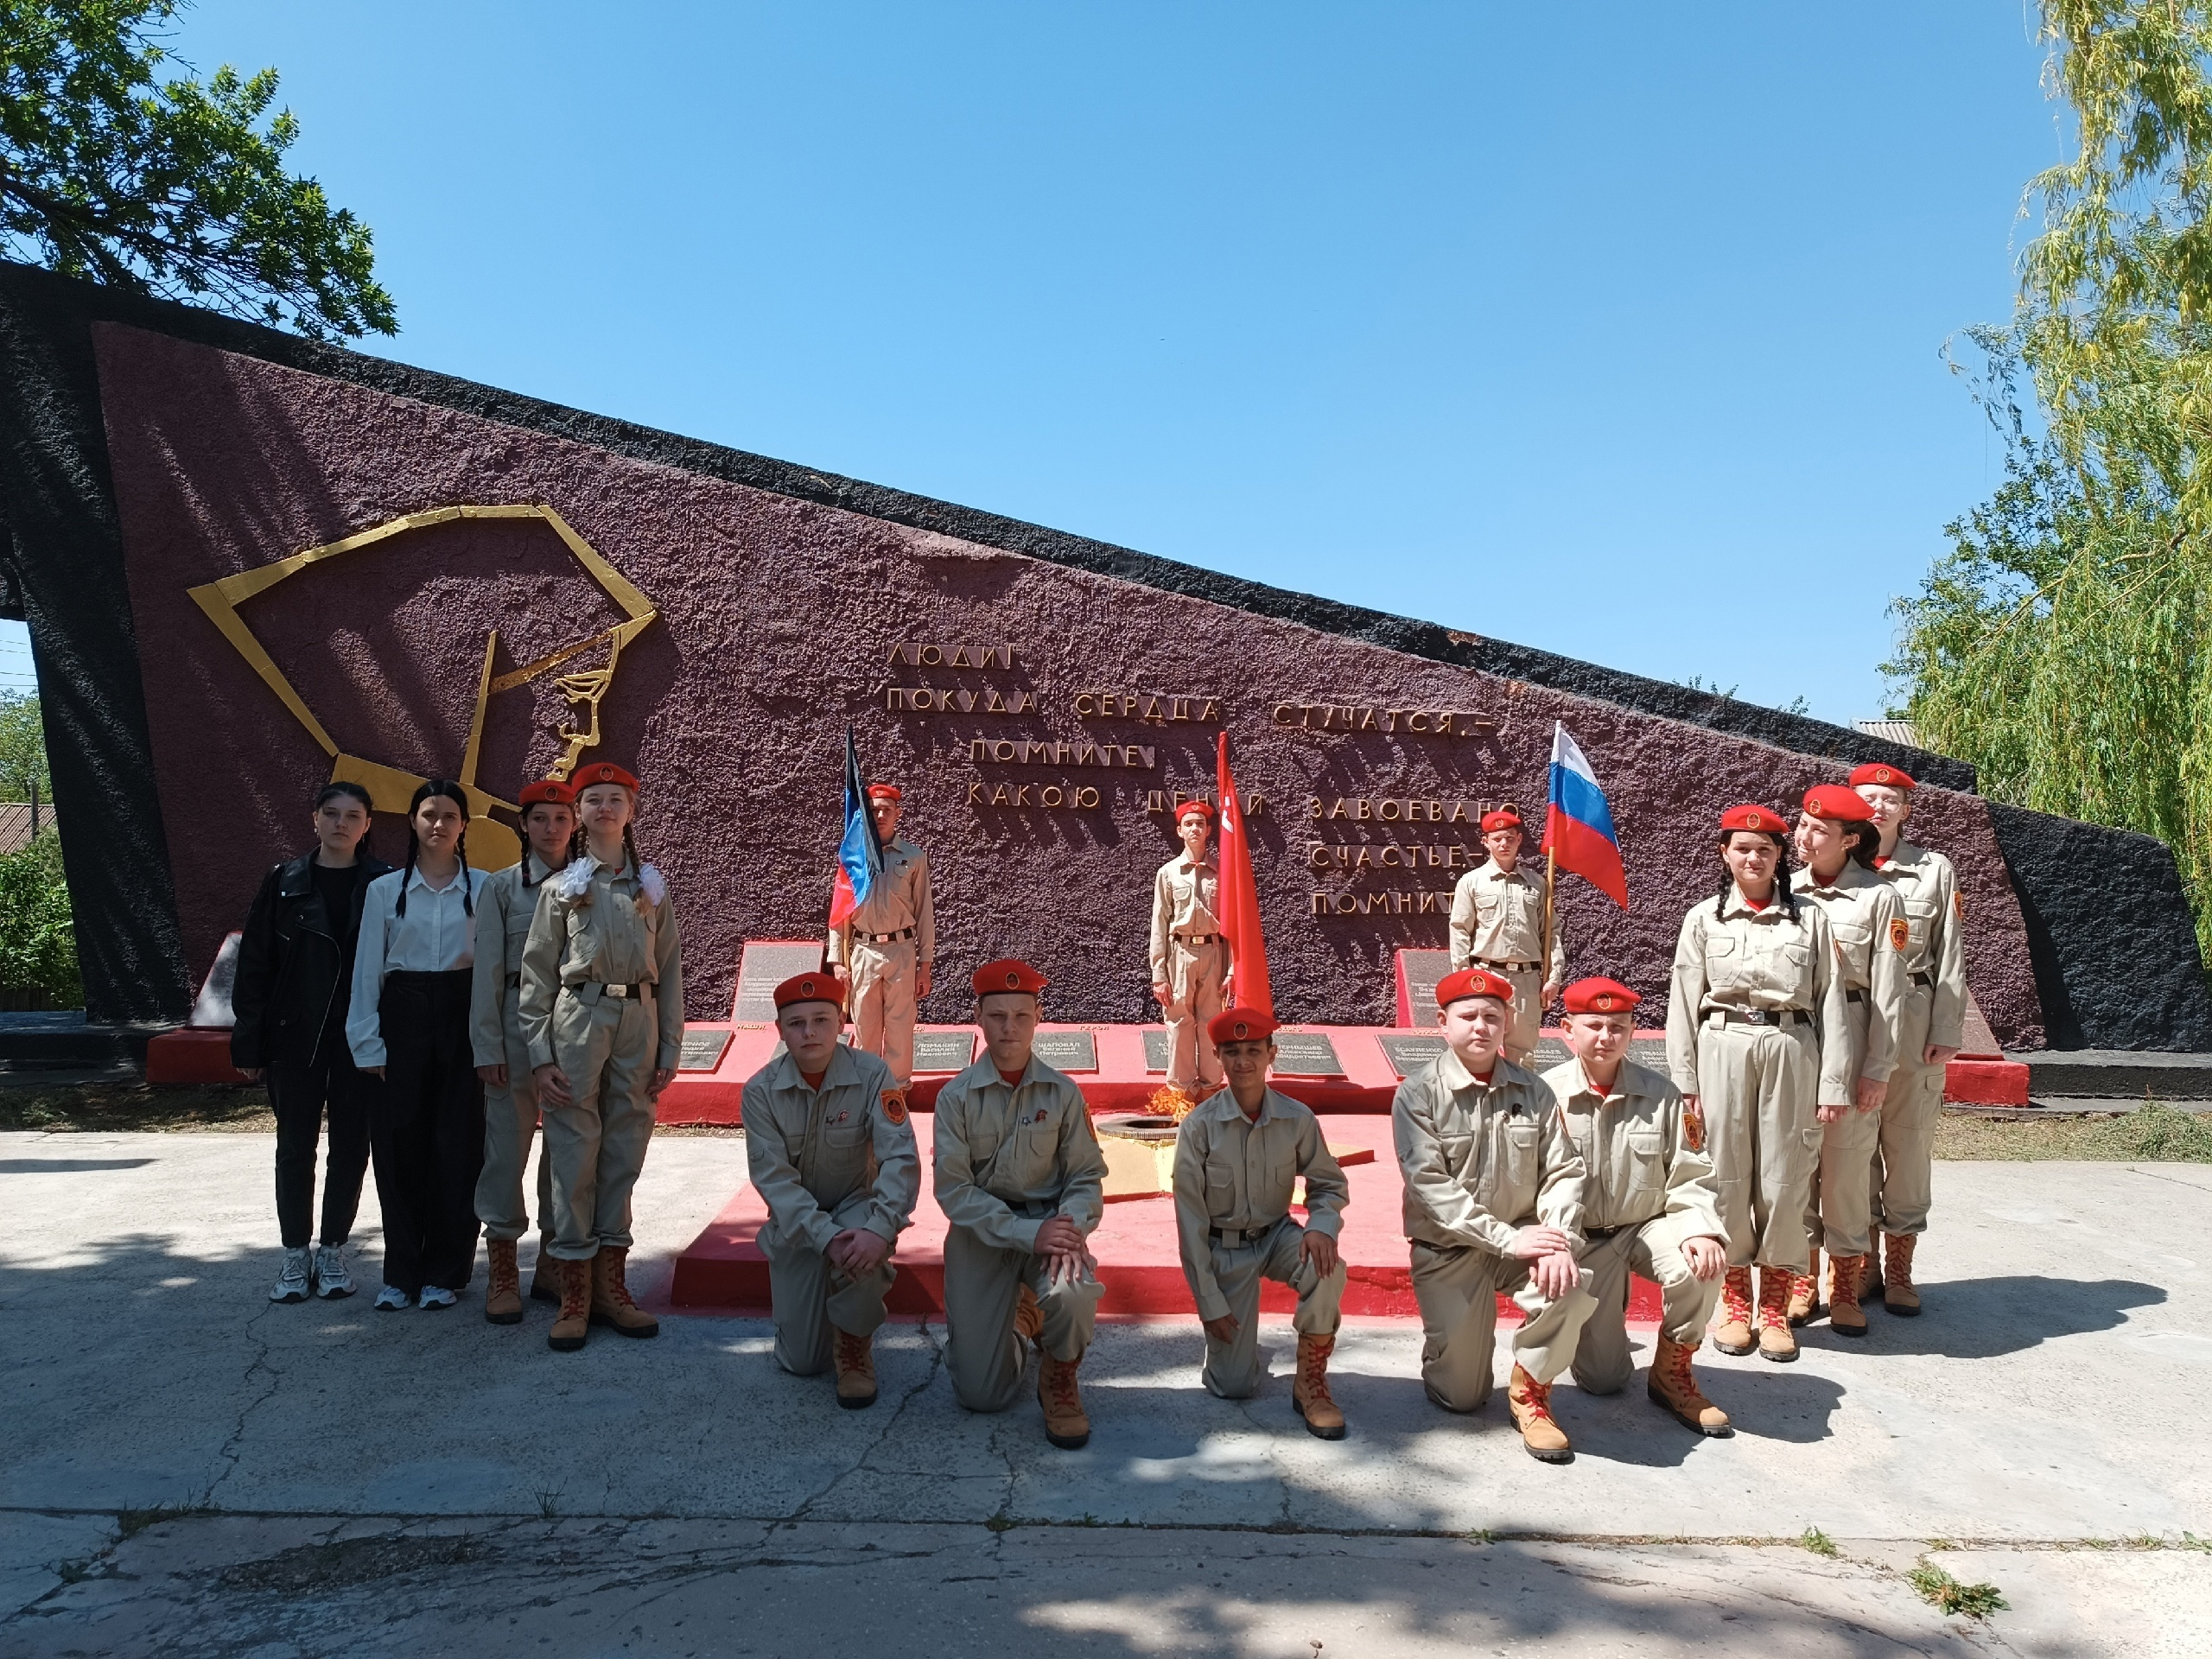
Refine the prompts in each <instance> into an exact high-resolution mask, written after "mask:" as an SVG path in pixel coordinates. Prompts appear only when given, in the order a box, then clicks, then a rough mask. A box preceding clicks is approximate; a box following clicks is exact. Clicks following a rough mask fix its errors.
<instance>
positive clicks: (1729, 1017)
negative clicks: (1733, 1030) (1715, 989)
mask: <svg viewBox="0 0 2212 1659" xmlns="http://www.w3.org/2000/svg"><path fill="white" fill-rule="evenodd" d="M1706 1018H1707V1020H1708V1021H1710V1022H1711V1023H1712V1024H1713V1025H1717V1026H1718V1025H1728V1026H1780V1027H1783V1028H1784V1029H1785V1030H1786V1029H1788V1028H1789V1027H1791V1026H1809V1025H1811V1024H1812V1023H1813V1016H1812V1015H1811V1014H1808V1013H1806V1012H1805V1011H1804V1009H1802V1008H1715V1009H1713V1012H1712V1013H1711V1014H1707V1016H1706Z"/></svg>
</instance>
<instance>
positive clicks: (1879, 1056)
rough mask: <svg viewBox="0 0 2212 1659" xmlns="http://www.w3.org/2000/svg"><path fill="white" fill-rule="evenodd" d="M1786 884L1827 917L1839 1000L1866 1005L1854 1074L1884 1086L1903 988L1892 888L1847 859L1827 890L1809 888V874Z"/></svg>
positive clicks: (1899, 915)
mask: <svg viewBox="0 0 2212 1659" xmlns="http://www.w3.org/2000/svg"><path fill="white" fill-rule="evenodd" d="M1789 885H1790V886H1792V887H1795V888H1796V890H1797V896H1798V897H1799V898H1800V899H1808V900H1810V901H1811V902H1812V903H1814V904H1816V905H1818V906H1820V907H1821V911H1822V912H1824V913H1825V914H1826V915H1827V918H1828V931H1829V932H1830V933H1832V934H1834V936H1835V955H1836V960H1837V961H1838V962H1839V963H1841V964H1842V965H1843V985H1844V992H1845V995H1847V996H1850V995H1854V994H1855V995H1857V997H1858V998H1859V1000H1861V1001H1864V1002H1865V1003H1866V1053H1864V1054H1863V1055H1861V1056H1859V1076H1860V1077H1865V1078H1866V1080H1867V1081H1868V1082H1870V1083H1887V1082H1888V1081H1889V1080H1890V1073H1891V1072H1892V1071H1896V1070H1897V1013H1898V1010H1899V1009H1901V1008H1902V1007H1904V992H1905V986H1906V983H1907V981H1906V979H1905V950H1906V943H1907V942H1906V938H1905V931H1904V927H1903V926H1902V925H1900V924H1901V923H1902V922H1903V920H1904V907H1903V906H1902V905H1901V904H1900V902H1899V901H1898V899H1897V889H1896V887H1893V886H1891V884H1890V883H1889V882H1887V881H1885V880H1882V878H1881V877H1880V876H1878V875H1877V874H1874V872H1873V871H1872V870H1869V869H1866V868H1862V867H1860V866H1859V865H1858V864H1856V863H1854V862H1853V861H1851V860H1849V859H1846V860H1845V861H1844V864H1843V868H1842V870H1841V871H1840V873H1838V874H1837V876H1836V878H1835V883H1834V886H1832V887H1820V886H1817V885H1815V882H1814V880H1813V873H1812V871H1810V870H1800V871H1798V872H1797V874H1795V875H1793V876H1792V877H1790V878H1789Z"/></svg>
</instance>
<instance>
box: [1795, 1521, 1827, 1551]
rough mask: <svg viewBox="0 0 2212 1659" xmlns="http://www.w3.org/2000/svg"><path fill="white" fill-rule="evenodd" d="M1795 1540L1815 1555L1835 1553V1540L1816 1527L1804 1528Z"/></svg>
mask: <svg viewBox="0 0 2212 1659" xmlns="http://www.w3.org/2000/svg"><path fill="white" fill-rule="evenodd" d="M1797 1542H1798V1545H1799V1546H1800V1547H1801V1548H1805V1549H1809V1550H1810V1551H1812V1552H1813V1554H1815V1555H1834V1554H1835V1553H1836V1548H1835V1540H1834V1539H1833V1538H1831V1537H1829V1536H1828V1535H1827V1534H1826V1533H1825V1532H1822V1531H1821V1529H1819V1528H1818V1527H1808V1528H1806V1529H1805V1530H1804V1533H1803V1535H1802V1536H1801V1537H1800V1538H1799V1539H1798V1540H1797Z"/></svg>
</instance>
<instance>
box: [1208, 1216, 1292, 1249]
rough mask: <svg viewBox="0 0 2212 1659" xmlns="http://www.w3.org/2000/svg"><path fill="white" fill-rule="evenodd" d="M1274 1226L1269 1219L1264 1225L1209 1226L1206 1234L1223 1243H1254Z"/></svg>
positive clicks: (1271, 1230) (1272, 1229)
mask: <svg viewBox="0 0 2212 1659" xmlns="http://www.w3.org/2000/svg"><path fill="white" fill-rule="evenodd" d="M1275 1226H1276V1224H1275V1223H1274V1222H1272V1221H1271V1222H1269V1223H1268V1224H1267V1225H1266V1226H1264V1227H1209V1228H1207V1229H1206V1236H1207V1237H1208V1238H1211V1239H1217V1240H1218V1241H1219V1242H1220V1243H1224V1244H1256V1243H1259V1242H1260V1241H1261V1240H1262V1239H1263V1238H1265V1237H1266V1236H1268V1234H1269V1233H1272V1232H1273V1231H1274V1230H1275Z"/></svg>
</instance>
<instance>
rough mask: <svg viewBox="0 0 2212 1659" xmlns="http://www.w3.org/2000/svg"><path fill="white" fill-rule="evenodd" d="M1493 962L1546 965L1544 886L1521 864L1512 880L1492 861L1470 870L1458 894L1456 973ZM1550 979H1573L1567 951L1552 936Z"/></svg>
mask: <svg viewBox="0 0 2212 1659" xmlns="http://www.w3.org/2000/svg"><path fill="white" fill-rule="evenodd" d="M1475 957H1482V958H1483V959H1484V960H1485V961H1488V962H1541V961H1542V960H1543V957H1544V884H1543V883H1542V882H1541V881H1532V880H1529V877H1528V876H1527V874H1524V873H1523V872H1522V868H1521V866H1520V865H1519V863H1518V862H1516V864H1515V865H1514V868H1513V874H1510V875H1508V874H1506V873H1505V872H1504V871H1503V870H1501V869H1499V868H1497V860H1496V859H1491V860H1489V861H1486V862H1484V864H1483V865H1482V866H1481V868H1478V869H1472V870H1469V871H1468V872H1467V873H1466V874H1465V875H1463V876H1461V877H1460V878H1459V885H1458V886H1457V887H1453V888H1452V971H1453V972H1454V973H1457V972H1458V971H1459V969H1462V968H1465V966H1466V965H1467V963H1469V962H1470V961H1471V960H1473V959H1474V958H1475ZM1544 977H1545V978H1546V979H1548V980H1552V979H1564V978H1566V977H1567V947H1566V946H1565V945H1564V944H1561V943H1560V938H1559V935H1558V932H1557V931H1556V930H1554V932H1553V935H1552V963H1551V971H1550V972H1549V973H1548V974H1547V975H1545V976H1544Z"/></svg>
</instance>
